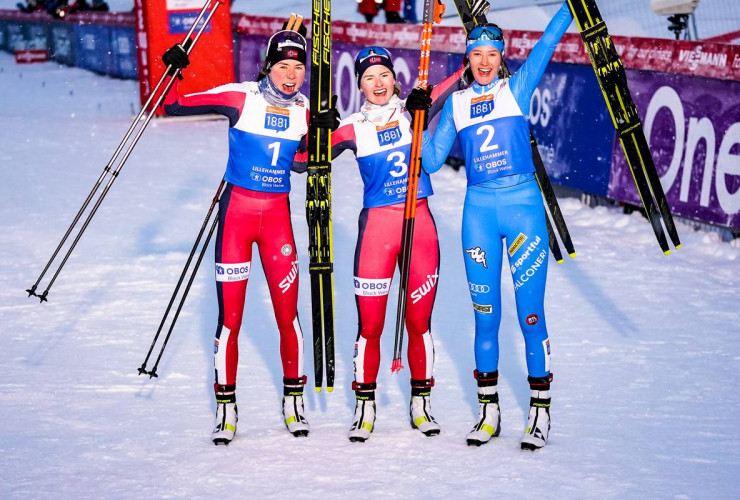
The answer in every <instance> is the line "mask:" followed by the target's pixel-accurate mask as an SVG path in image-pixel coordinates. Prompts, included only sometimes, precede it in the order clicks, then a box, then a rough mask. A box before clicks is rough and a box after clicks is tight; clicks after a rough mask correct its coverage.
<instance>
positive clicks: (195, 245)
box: [138, 179, 225, 375]
mask: <svg viewBox="0 0 740 500" xmlns="http://www.w3.org/2000/svg"><path fill="white" fill-rule="evenodd" d="M224 184H225V181H224V180H223V179H221V184H219V185H218V189H217V190H216V196H214V197H213V201H211V206H210V207H209V208H208V213H207V214H206V218H205V219H203V224H202V225H201V226H200V231H199V232H198V237H197V238H195V242H194V243H193V248H192V249H191V250H190V255H188V260H187V261H186V262H185V267H183V269H182V273H180V278H179V279H178V280H177V285H176V286H175V290H174V291H173V292H172V297H170V302H169V304H167V308H166V309H165V311H164V315H163V316H162V321H161V322H160V323H159V328H157V333H156V334H155V335H154V340H152V345H151V346H150V347H149V352H147V353H146V358H144V362H143V363H142V364H141V366H140V367H139V369H138V370H139V375H141V374H143V373H147V371H146V364H147V363H148V362H149V357H150V356H151V355H152V351H153V350H154V346H155V344H156V343H157V340H158V339H159V335H160V333H162V328H163V327H164V323H165V320H166V319H167V316H169V314H170V309H172V304H174V302H175V297H177V293H178V292H179V291H180V286H181V285H182V282H183V280H184V279H185V275H186V274H187V271H188V269H189V268H190V263H191V262H192V260H193V256H194V255H195V251H196V249H197V248H198V245H199V244H200V240H201V238H202V237H203V233H204V232H205V230H206V226H208V221H209V220H210V219H211V214H212V213H213V209H214V208H215V206H216V203H218V200H219V199H220V198H221V193H222V191H223V187H224ZM209 238H210V236H209ZM207 246H208V244H206V247H207Z"/></svg>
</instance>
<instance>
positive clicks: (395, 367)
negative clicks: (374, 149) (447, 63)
mask: <svg viewBox="0 0 740 500" xmlns="http://www.w3.org/2000/svg"><path fill="white" fill-rule="evenodd" d="M444 10H445V5H444V4H443V3H442V0H424V18H423V19H424V25H423V27H422V31H421V57H420V60H419V88H421V89H426V88H427V84H428V82H429V57H430V55H431V51H432V26H433V24H434V23H435V22H436V23H439V22H442V14H443V13H444ZM426 114H427V111H426V110H416V111H414V129H413V135H412V138H411V157H410V158H409V180H408V185H407V189H406V206H405V209H404V215H403V232H402V233H401V262H400V266H399V267H400V269H399V271H400V274H401V276H400V278H401V279H400V282H399V285H398V308H397V309H396V340H395V344H394V347H393V362H392V364H391V372H397V371H400V370H402V369H403V364H402V362H401V350H402V349H403V329H404V323H405V319H406V295H407V294H406V291H407V289H408V284H409V268H410V267H411V248H412V243H413V239H414V222H415V221H416V199H417V195H418V186H419V175H420V173H421V137H422V134H423V132H424V121H425V120H426Z"/></svg>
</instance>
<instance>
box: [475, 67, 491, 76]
mask: <svg viewBox="0 0 740 500" xmlns="http://www.w3.org/2000/svg"><path fill="white" fill-rule="evenodd" d="M492 71H493V70H492V69H491V68H478V73H480V74H481V76H488V75H490V74H491V72H492Z"/></svg>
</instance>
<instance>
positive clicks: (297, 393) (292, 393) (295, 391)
mask: <svg viewBox="0 0 740 500" xmlns="http://www.w3.org/2000/svg"><path fill="white" fill-rule="evenodd" d="M283 384H284V390H283V418H284V419H285V427H287V428H288V432H290V433H291V434H293V435H294V436H295V437H302V436H308V432H309V431H310V430H311V427H310V426H309V425H308V421H307V420H306V417H304V412H305V410H304V408H303V386H305V385H306V377H305V375H304V376H303V377H301V378H283Z"/></svg>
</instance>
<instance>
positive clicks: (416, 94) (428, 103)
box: [406, 85, 432, 130]
mask: <svg viewBox="0 0 740 500" xmlns="http://www.w3.org/2000/svg"><path fill="white" fill-rule="evenodd" d="M431 107H432V86H431V85H430V86H428V87H427V88H426V89H421V88H419V87H416V88H414V89H412V90H411V92H410V93H409V95H408V97H406V109H407V110H408V112H409V114H410V115H411V128H412V129H413V128H414V115H415V114H416V113H415V111H424V127H423V130H426V129H427V125H428V122H429V108H431Z"/></svg>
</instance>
